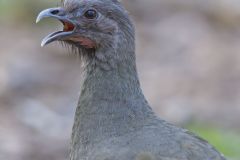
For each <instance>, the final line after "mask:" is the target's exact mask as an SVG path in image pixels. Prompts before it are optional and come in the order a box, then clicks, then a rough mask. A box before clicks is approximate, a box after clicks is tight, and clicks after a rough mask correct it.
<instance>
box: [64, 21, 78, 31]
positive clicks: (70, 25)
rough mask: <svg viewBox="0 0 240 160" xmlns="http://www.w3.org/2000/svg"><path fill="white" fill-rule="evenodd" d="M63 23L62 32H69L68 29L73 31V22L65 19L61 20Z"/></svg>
mask: <svg viewBox="0 0 240 160" xmlns="http://www.w3.org/2000/svg"><path fill="white" fill-rule="evenodd" d="M61 22H62V24H63V31H64V32H69V31H73V30H74V28H75V26H74V24H72V23H70V22H66V21H61Z"/></svg>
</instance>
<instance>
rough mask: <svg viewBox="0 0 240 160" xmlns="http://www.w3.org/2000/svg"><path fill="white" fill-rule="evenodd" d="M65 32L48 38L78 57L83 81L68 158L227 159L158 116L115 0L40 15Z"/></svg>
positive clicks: (68, 1) (81, 0)
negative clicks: (141, 80)
mask: <svg viewBox="0 0 240 160" xmlns="http://www.w3.org/2000/svg"><path fill="white" fill-rule="evenodd" d="M46 17H53V18H56V19H58V20H59V21H61V22H62V23H63V26H64V27H63V30H62V31H58V32H55V33H52V34H50V35H48V36H47V37H46V38H44V40H43V41H42V46H44V45H47V44H49V43H51V42H54V41H61V42H64V43H66V44H67V45H70V46H71V47H72V48H73V49H74V50H75V51H77V52H78V54H79V55H80V56H81V61H82V63H83V64H84V73H85V75H84V80H83V85H82V88H81V95H80V98H79V104H78V107H77V110H76V115H75V122H74V127H73V131H72V143H71V155H70V159H71V160H225V158H224V157H223V156H222V155H221V154H220V153H219V152H217V151H216V150H215V149H214V148H213V147H212V146H211V145H210V144H208V143H207V142H206V141H205V140H203V139H201V138H199V137H197V136H195V135H194V134H192V133H190V132H188V131H187V130H185V129H182V128H178V127H176V126H174V125H172V124H169V123H167V122H166V121H164V120H162V119H160V118H158V117H157V116H156V115H155V114H154V112H153V111H152V109H151V107H150V106H149V104H148V102H147V101H146V99H145V97H144V95H143V93H142V90H141V88H140V83H139V78H138V75H137V70H136V64H135V30H134V25H133V23H132V21H131V20H130V18H129V15H128V12H127V11H126V10H125V9H124V7H123V6H122V5H121V4H120V2H119V1H118V0H65V1H64V2H63V5H62V7H59V8H51V9H46V10H44V11H42V12H41V13H40V14H39V16H38V18H37V22H38V21H40V20H41V19H43V18H46Z"/></svg>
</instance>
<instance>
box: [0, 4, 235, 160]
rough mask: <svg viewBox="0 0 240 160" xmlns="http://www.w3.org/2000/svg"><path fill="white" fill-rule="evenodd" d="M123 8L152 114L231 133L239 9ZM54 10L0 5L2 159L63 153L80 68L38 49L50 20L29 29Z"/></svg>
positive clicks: (54, 48) (57, 158)
mask: <svg viewBox="0 0 240 160" xmlns="http://www.w3.org/2000/svg"><path fill="white" fill-rule="evenodd" d="M124 3H125V4H126V6H127V8H128V9H129V12H130V14H131V15H132V17H133V19H134V21H135V22H136V29H137V57H138V58H137V63H138V68H139V74H140V78H141V83H142V86H143V90H144V92H145V94H146V96H147V98H148V100H149V102H150V104H151V105H152V107H153V108H154V110H155V111H157V112H158V114H159V115H161V117H162V118H164V119H167V120H168V121H171V122H172V123H175V124H179V125H184V124H187V123H191V122H193V121H194V122H201V123H204V124H209V123H210V124H213V125H215V126H218V127H220V128H223V129H228V130H238V129H239V127H240V123H239V122H240V98H239V97H240V54H239V51H240V45H239V43H240V21H239V20H240V2H239V1H238V0H212V1H208V0H148V1H146V0H132V1H127V0H125V1H124ZM57 4H58V1H53V0H52V1H50V2H48V1H46V0H44V1H41V2H35V1H30V0H24V1H20V2H15V1H14V0H11V1H9V2H8V1H4V0H0V5H1V6H0V9H1V10H2V11H1V12H0V35H1V36H0V159H5V160H42V159H46V160H48V159H49V160H50V159H51V160H63V159H66V158H67V156H68V149H67V148H68V144H69V137H70V132H71V126H72V121H73V114H74V109H75V106H76V104H77V100H78V94H79V84H80V79H81V74H80V73H81V67H80V62H79V60H78V59H77V57H76V56H75V55H71V54H68V51H67V50H66V49H63V48H62V47H61V46H60V45H59V44H53V45H51V46H49V47H46V48H40V41H41V39H42V37H44V35H46V34H48V33H49V32H51V31H53V30H55V26H56V23H54V24H55V25H52V27H49V24H50V23H51V24H52V21H51V22H50V21H47V22H46V21H45V22H43V23H41V24H40V25H35V24H34V18H35V17H36V14H37V13H38V12H39V11H40V10H41V9H44V8H46V7H48V6H53V5H57ZM7 7H8V8H7ZM57 24H58V26H59V28H61V25H59V23H57Z"/></svg>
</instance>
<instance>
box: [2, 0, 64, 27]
mask: <svg viewBox="0 0 240 160" xmlns="http://www.w3.org/2000/svg"><path fill="white" fill-rule="evenodd" d="M56 5H60V0H59V1H58V0H41V1H30V0H21V1H17V0H0V20H1V21H4V22H9V21H11V23H19V22H22V23H28V24H29V23H31V22H32V21H31V20H34V19H35V18H36V16H37V14H38V13H39V11H41V10H42V9H43V8H47V7H49V6H56Z"/></svg>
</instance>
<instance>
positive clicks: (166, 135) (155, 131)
mask: <svg viewBox="0 0 240 160" xmlns="http://www.w3.org/2000/svg"><path fill="white" fill-rule="evenodd" d="M88 151H89V152H88V153H85V154H82V153H81V155H85V156H86V157H81V158H80V157H79V159H74V160H225V158H224V157H223V156H222V155H221V154H220V153H219V152H217V151H216V150H215V149H214V148H213V147H212V146H211V145H210V144H208V143H207V142H206V141H205V140H203V139H201V138H199V137H197V136H195V135H194V134H192V133H190V132H188V131H187V130H184V129H182V128H178V127H175V126H173V125H171V124H168V123H167V122H165V121H162V120H159V119H156V120H155V121H154V122H153V123H152V124H149V125H146V126H144V127H143V128H141V129H139V130H138V131H133V132H128V133H126V134H124V135H119V136H117V137H109V138H108V139H105V140H103V141H99V143H96V144H95V145H93V146H92V148H91V149H90V148H88Z"/></svg>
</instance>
